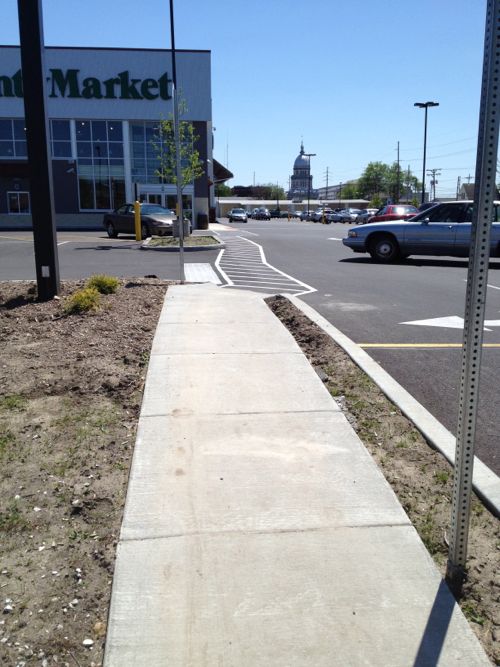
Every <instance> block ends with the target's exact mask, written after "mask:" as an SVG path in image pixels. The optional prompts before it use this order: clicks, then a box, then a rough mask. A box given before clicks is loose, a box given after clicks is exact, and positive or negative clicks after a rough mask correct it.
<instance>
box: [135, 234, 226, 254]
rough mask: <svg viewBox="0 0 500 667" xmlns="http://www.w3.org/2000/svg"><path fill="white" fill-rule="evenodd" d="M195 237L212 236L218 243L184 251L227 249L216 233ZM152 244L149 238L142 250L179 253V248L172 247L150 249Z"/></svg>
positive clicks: (185, 248)
mask: <svg viewBox="0 0 500 667" xmlns="http://www.w3.org/2000/svg"><path fill="white" fill-rule="evenodd" d="M195 236H211V237H212V238H214V239H215V240H216V241H217V243H214V244H212V245H197V246H184V251H185V252H192V251H196V250H221V248H225V247H226V244H225V243H224V242H223V241H222V240H221V239H220V238H219V237H218V236H217V234H216V233H214V232H208V233H206V234H198V235H196V234H195ZM150 242H151V237H149V238H147V239H146V240H145V241H144V243H143V244H142V245H141V248H140V249H141V250H156V251H159V252H178V251H179V248H178V247H170V246H152V247H150V245H149V244H150Z"/></svg>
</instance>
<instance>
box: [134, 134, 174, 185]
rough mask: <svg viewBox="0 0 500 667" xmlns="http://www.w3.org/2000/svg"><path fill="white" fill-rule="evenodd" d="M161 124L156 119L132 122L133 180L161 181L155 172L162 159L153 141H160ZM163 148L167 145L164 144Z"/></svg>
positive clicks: (143, 181) (139, 181)
mask: <svg viewBox="0 0 500 667" xmlns="http://www.w3.org/2000/svg"><path fill="white" fill-rule="evenodd" d="M159 129H160V128H159V125H158V123H157V122H154V121H150V122H148V121H133V122H131V123H130V143H131V145H130V157H131V162H132V164H131V168H132V180H133V181H134V182H137V183H159V182H160V179H159V177H158V176H157V175H156V174H155V172H156V170H157V169H159V167H160V160H159V157H158V156H157V153H156V151H155V149H154V146H153V143H157V142H158V141H159ZM163 150H165V151H167V150H168V149H167V147H166V145H165V144H163Z"/></svg>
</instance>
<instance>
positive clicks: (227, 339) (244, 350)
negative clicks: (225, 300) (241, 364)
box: [151, 320, 290, 354]
mask: <svg viewBox="0 0 500 667" xmlns="http://www.w3.org/2000/svg"><path fill="white" fill-rule="evenodd" d="M171 324H172V323H167V324H165V323H163V322H162V323H160V324H159V325H158V328H157V330H156V335H155V337H154V341H153V347H152V350H151V352H152V354H165V352H168V354H189V353H190V352H191V351H192V349H193V329H194V330H195V336H196V337H197V339H198V342H197V344H196V354H206V353H208V354H210V353H212V354H213V353H218V352H220V351H221V349H223V350H224V353H226V354H240V353H241V354H251V353H254V354H274V353H278V354H279V353H283V354H286V353H287V352H289V350H290V340H289V338H288V332H287V330H286V329H285V327H282V328H281V329H275V330H272V331H269V324H268V323H266V322H245V326H242V325H241V324H240V323H239V322H237V321H234V320H233V321H231V322H225V323H224V338H223V340H221V339H220V328H221V324H220V322H209V323H206V322H196V323H195V324H193V323H192V322H186V323H185V322H177V323H176V327H175V330H172V326H171Z"/></svg>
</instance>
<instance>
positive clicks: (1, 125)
mask: <svg viewBox="0 0 500 667" xmlns="http://www.w3.org/2000/svg"><path fill="white" fill-rule="evenodd" d="M27 155H28V152H27V149H26V127H25V126H24V120H19V119H11V118H2V119H0V157H2V158H12V159H16V158H17V159H20V158H26V157H27Z"/></svg>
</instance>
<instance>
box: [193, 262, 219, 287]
mask: <svg viewBox="0 0 500 667" xmlns="http://www.w3.org/2000/svg"><path fill="white" fill-rule="evenodd" d="M184 272H185V275H186V280H187V282H188V283H213V284H214V285H222V282H221V281H220V280H219V276H218V275H217V274H216V273H215V271H214V270H213V269H212V266H211V264H205V263H203V262H192V263H188V264H185V265H184Z"/></svg>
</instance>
